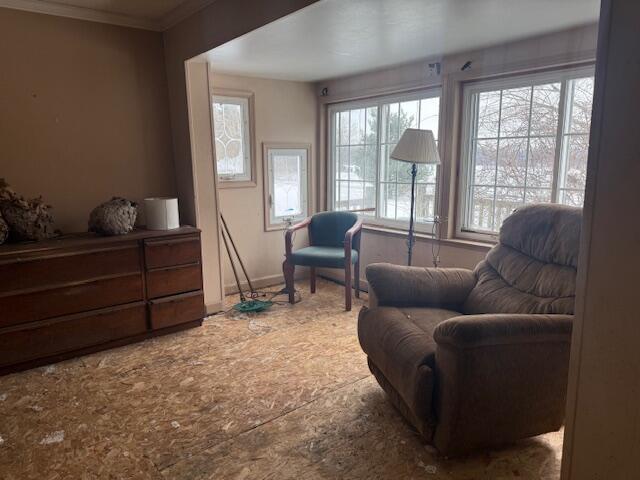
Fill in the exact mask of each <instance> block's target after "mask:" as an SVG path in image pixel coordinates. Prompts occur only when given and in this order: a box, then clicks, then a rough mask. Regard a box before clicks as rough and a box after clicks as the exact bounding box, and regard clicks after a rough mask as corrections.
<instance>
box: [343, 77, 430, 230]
mask: <svg viewBox="0 0 640 480" xmlns="http://www.w3.org/2000/svg"><path fill="white" fill-rule="evenodd" d="M439 94H440V90H439V89H431V90H429V91H423V92H418V93H414V94H410V95H402V96H393V97H381V98H378V99H373V100H370V101H368V102H358V103H351V104H343V105H335V106H333V107H331V108H330V122H331V130H330V131H331V150H330V152H331V155H330V170H331V172H332V182H330V183H331V185H330V194H331V199H332V202H331V205H332V207H333V209H334V210H356V211H360V213H361V214H362V215H363V216H365V218H367V219H368V220H369V222H371V223H379V224H382V225H388V226H397V227H405V226H406V224H407V223H408V220H409V209H410V202H411V165H409V164H407V163H405V162H399V161H397V160H393V159H391V158H389V156H390V154H391V152H392V151H393V148H394V147H395V145H396V143H397V142H398V140H399V138H400V136H401V135H402V133H403V132H404V130H405V129H406V128H409V127H412V128H422V129H429V130H433V133H434V136H435V137H436V141H437V138H438V124H439V109H440V97H439ZM436 179H437V168H436V166H434V165H419V166H418V176H417V179H416V221H417V224H418V225H420V224H422V225H423V229H425V230H426V229H427V228H428V227H426V224H428V223H429V222H432V221H433V216H434V214H435V200H436V183H437V180H436ZM418 228H419V226H418Z"/></svg>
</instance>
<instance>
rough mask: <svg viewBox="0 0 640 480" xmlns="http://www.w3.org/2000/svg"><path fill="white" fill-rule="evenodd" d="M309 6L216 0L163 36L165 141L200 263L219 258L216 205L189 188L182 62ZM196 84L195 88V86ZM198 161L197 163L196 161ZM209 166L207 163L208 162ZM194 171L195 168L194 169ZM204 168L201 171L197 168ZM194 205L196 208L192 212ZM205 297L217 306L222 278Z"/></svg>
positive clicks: (297, 0)
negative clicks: (196, 234)
mask: <svg viewBox="0 0 640 480" xmlns="http://www.w3.org/2000/svg"><path fill="white" fill-rule="evenodd" d="M314 1H315V0H271V1H270V2H263V1H260V0H217V1H216V2H214V3H212V4H211V5H209V6H208V7H206V8H204V9H202V10H200V11H199V12H197V13H195V14H194V15H192V16H190V17H189V18H187V19H186V20H183V21H182V22H180V23H178V24H177V25H175V26H173V27H172V28H170V29H169V30H167V31H166V32H164V33H163V40H164V48H165V63H166V75H167V82H168V87H169V106H170V112H171V135H172V139H173V157H174V158H173V160H174V168H175V179H176V186H177V190H178V197H179V199H180V213H181V215H182V218H183V220H185V221H188V222H191V223H195V224H196V225H197V226H198V227H200V228H201V229H202V239H203V245H202V250H203V252H202V254H203V257H204V258H220V236H219V232H218V229H217V214H218V205H217V203H215V202H213V201H212V202H209V203H206V202H205V201H204V199H207V198H209V199H214V200H215V199H217V198H218V192H217V190H216V186H215V183H214V182H213V181H211V182H206V181H205V179H201V180H202V182H203V183H204V188H201V189H200V190H201V191H200V192H198V193H197V192H196V191H195V188H194V175H193V173H194V168H193V167H194V161H193V159H192V151H193V148H194V145H192V142H191V132H190V130H189V111H188V108H187V105H188V101H187V100H188V99H187V89H186V81H185V62H186V61H187V60H189V59H191V58H193V57H196V56H198V55H200V54H201V53H204V52H206V51H208V50H211V49H212V48H215V47H217V46H218V45H221V44H223V43H225V42H227V41H229V40H231V39H233V38H235V37H238V36H240V35H243V34H245V33H247V32H250V31H251V30H254V29H256V28H258V27H261V26H262V25H265V24H267V23H269V22H272V21H274V20H276V19H278V18H280V17H282V16H284V15H287V14H289V13H292V12H294V11H296V10H298V9H300V8H302V7H305V6H307V5H309V4H311V3H314ZM196 83H197V82H196ZM201 160H202V159H201ZM210 160H211V161H212V160H213V159H212V158H211V159H210ZM196 166H197V165H196ZM203 168H204V167H203ZM198 204H199V206H198ZM210 275H211V278H209V279H208V285H210V287H206V288H207V291H206V292H205V294H206V296H207V303H208V304H209V306H210V307H211V306H213V305H215V304H221V302H222V295H221V291H222V290H221V288H220V286H221V284H222V272H220V271H217V272H213V271H211V272H210Z"/></svg>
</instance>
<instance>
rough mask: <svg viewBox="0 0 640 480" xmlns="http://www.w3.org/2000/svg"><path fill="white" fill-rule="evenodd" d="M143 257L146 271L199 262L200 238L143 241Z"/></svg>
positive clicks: (196, 236)
mask: <svg viewBox="0 0 640 480" xmlns="http://www.w3.org/2000/svg"><path fill="white" fill-rule="evenodd" d="M144 257H145V265H146V267H147V269H152V268H162V267H170V266H175V265H187V264H191V263H198V262H200V237H199V236H198V235H194V236H188V237H174V238H169V239H163V240H145V242H144Z"/></svg>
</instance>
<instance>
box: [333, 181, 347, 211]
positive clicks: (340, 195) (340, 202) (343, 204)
mask: <svg viewBox="0 0 640 480" xmlns="http://www.w3.org/2000/svg"><path fill="white" fill-rule="evenodd" d="M335 209H336V210H349V182H345V181H339V182H336V204H335Z"/></svg>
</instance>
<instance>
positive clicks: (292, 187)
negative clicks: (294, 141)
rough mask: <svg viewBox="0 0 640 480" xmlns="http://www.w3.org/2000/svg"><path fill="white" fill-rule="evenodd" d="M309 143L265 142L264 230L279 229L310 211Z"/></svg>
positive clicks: (300, 218)
mask: <svg viewBox="0 0 640 480" xmlns="http://www.w3.org/2000/svg"><path fill="white" fill-rule="evenodd" d="M310 151H311V146H309V145H276V144H264V172H265V194H266V198H265V205H266V209H265V229H266V230H276V229H280V228H284V227H286V226H287V225H288V224H291V223H294V222H296V221H298V220H302V219H303V218H305V217H306V216H307V215H308V214H309V208H308V199H309V181H308V178H309V174H308V171H309V157H310Z"/></svg>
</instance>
